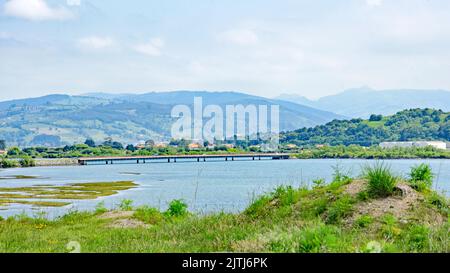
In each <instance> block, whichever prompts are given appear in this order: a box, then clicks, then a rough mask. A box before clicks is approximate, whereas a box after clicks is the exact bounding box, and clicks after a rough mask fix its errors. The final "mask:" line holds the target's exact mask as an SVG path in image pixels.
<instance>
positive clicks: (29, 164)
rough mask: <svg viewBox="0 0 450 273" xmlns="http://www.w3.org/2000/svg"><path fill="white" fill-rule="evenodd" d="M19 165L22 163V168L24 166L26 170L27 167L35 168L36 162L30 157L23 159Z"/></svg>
mask: <svg viewBox="0 0 450 273" xmlns="http://www.w3.org/2000/svg"><path fill="white" fill-rule="evenodd" d="M19 163H20V166H22V167H24V168H25V167H34V166H36V162H35V161H34V159H32V158H29V157H27V158H23V159H21V160H20V161H19Z"/></svg>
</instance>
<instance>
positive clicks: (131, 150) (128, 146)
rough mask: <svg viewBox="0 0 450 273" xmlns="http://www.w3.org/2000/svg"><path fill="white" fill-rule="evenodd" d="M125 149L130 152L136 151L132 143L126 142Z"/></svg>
mask: <svg viewBox="0 0 450 273" xmlns="http://www.w3.org/2000/svg"><path fill="white" fill-rule="evenodd" d="M126 149H127V150H128V151H130V152H134V151H136V147H134V145H133V144H128V145H127V148H126Z"/></svg>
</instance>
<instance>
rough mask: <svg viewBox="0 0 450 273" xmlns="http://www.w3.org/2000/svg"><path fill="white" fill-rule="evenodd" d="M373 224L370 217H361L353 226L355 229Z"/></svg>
mask: <svg viewBox="0 0 450 273" xmlns="http://www.w3.org/2000/svg"><path fill="white" fill-rule="evenodd" d="M372 223H373V218H372V216H370V215H367V214H365V215H361V216H360V217H359V218H358V219H356V221H355V225H356V226H357V227H361V228H365V227H368V226H369V225H370V224H372Z"/></svg>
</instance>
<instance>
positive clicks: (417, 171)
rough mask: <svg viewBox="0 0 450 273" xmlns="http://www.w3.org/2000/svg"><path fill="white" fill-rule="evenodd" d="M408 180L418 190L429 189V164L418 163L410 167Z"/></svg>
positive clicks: (431, 174) (431, 183)
mask: <svg viewBox="0 0 450 273" xmlns="http://www.w3.org/2000/svg"><path fill="white" fill-rule="evenodd" d="M409 176H410V179H409V182H410V183H411V186H412V187H413V188H415V189H416V190H418V191H424V190H427V189H430V188H431V186H432V185H433V177H434V175H433V172H432V170H431V167H430V165H428V164H423V163H422V164H420V165H418V166H414V167H413V168H411V172H410V175H409Z"/></svg>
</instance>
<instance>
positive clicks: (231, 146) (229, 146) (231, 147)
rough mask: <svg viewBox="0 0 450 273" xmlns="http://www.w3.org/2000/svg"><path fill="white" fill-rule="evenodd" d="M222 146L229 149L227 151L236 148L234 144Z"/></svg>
mask: <svg viewBox="0 0 450 273" xmlns="http://www.w3.org/2000/svg"><path fill="white" fill-rule="evenodd" d="M222 146H223V147H225V148H227V149H233V148H235V147H236V146H235V145H234V144H223V145H222Z"/></svg>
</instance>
